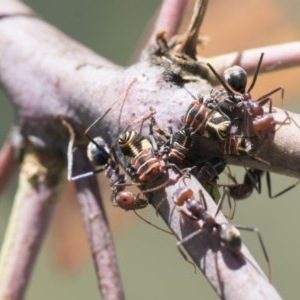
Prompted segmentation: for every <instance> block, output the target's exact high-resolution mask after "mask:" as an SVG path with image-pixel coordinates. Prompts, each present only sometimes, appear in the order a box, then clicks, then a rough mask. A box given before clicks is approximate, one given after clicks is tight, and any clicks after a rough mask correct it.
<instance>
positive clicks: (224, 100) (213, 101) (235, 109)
mask: <svg viewBox="0 0 300 300" xmlns="http://www.w3.org/2000/svg"><path fill="white" fill-rule="evenodd" d="M263 55H264V54H263V53H262V54H261V56H260V59H259V62H258V65H257V68H256V71H255V74H254V78H253V80H252V83H251V85H250V87H249V88H248V89H247V90H246V85H247V73H246V71H245V70H244V69H243V68H241V67H239V66H233V67H231V68H228V69H226V70H225V72H224V78H225V81H224V80H223V79H222V78H221V77H220V76H219V75H218V73H217V72H216V71H215V69H214V68H213V67H212V66H211V65H210V64H209V63H208V64H207V65H208V67H209V68H210V70H211V71H212V72H213V73H214V75H215V76H216V78H217V79H218V80H219V82H220V83H221V85H222V86H223V88H224V89H223V90H213V91H212V93H211V95H210V97H209V99H207V100H206V102H208V106H210V107H215V109H218V110H220V111H222V112H224V113H225V114H226V115H228V116H229V117H230V119H231V120H232V122H233V125H236V127H235V126H232V128H234V129H237V132H232V131H231V134H240V135H244V136H246V137H252V136H256V137H258V138H259V139H265V138H269V137H273V135H274V133H275V125H276V122H275V120H274V117H273V115H272V99H271V98H270V96H271V95H272V94H274V93H276V92H278V91H281V92H282V97H283V88H282V87H278V88H276V89H274V90H272V91H270V92H269V93H267V94H265V95H263V96H261V97H259V98H258V99H256V100H253V99H252V97H251V94H250V92H251V90H252V89H253V87H254V85H255V83H256V79H257V76H258V73H259V70H260V66H261V63H262V60H263ZM268 102H269V111H268V113H265V112H264V109H263V105H265V104H266V103H268ZM241 128H243V129H242V130H241ZM238 130H241V131H238Z"/></svg>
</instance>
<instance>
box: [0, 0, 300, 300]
mask: <svg viewBox="0 0 300 300" xmlns="http://www.w3.org/2000/svg"><path fill="white" fill-rule="evenodd" d="M2 2H3V0H2ZM0 14H1V11H0ZM10 14H11V15H12V16H13V15H14V13H13V11H10ZM20 14H21V13H20V12H19V8H18V10H16V17H14V18H10V17H5V18H4V19H2V20H1V22H0V55H1V60H0V80H1V83H2V85H3V87H4V89H5V91H6V93H7V94H8V95H9V96H10V98H11V99H12V102H13V103H14V105H15V106H16V109H17V112H18V120H17V122H18V124H19V125H20V126H22V134H23V135H24V136H25V137H34V138H35V139H36V140H39V141H40V143H41V144H42V145H43V146H44V147H47V149H49V151H51V152H52V151H57V150H59V151H65V149H66V145H67V143H68V140H69V136H68V134H67V132H66V130H65V128H63V127H62V125H61V122H60V121H61V119H67V120H68V121H70V123H71V124H72V125H73V126H74V127H75V129H76V134H77V141H76V144H77V146H78V147H85V146H86V145H87V140H86V139H85V138H84V134H83V133H84V129H85V128H86V127H87V126H88V125H90V124H91V123H92V122H93V121H94V120H95V119H96V118H97V117H98V116H100V115H102V114H103V113H104V112H105V111H106V110H107V108H109V107H110V106H111V104H112V103H114V102H115V101H116V100H118V99H120V101H119V102H117V103H116V105H115V106H114V108H113V109H112V110H111V111H110V113H109V114H108V115H107V116H106V117H105V118H104V119H103V120H102V121H101V124H100V125H99V126H96V127H95V128H94V133H95V132H96V130H97V134H98V135H99V134H100V135H101V136H102V137H103V138H104V139H106V141H110V142H111V141H115V138H116V136H117V134H118V127H119V125H120V128H121V129H124V128H126V127H127V126H128V124H130V123H131V122H132V121H134V120H135V119H137V118H139V117H140V116H142V115H144V114H147V113H148V112H149V110H150V109H151V108H155V109H156V111H157V113H156V115H155V117H156V119H157V121H158V122H159V124H160V125H161V126H162V127H167V126H168V125H170V124H171V125H172V127H173V128H174V129H176V128H177V127H178V126H179V125H180V119H181V116H182V115H183V114H184V112H185V111H186V109H187V107H188V105H189V104H190V103H191V101H192V99H191V96H190V95H189V94H188V93H187V92H186V90H184V89H182V88H180V87H178V86H176V85H174V84H172V83H171V82H167V81H166V80H165V79H166V77H165V75H166V72H165V71H166V69H165V67H164V66H163V65H159V64H157V65H154V64H153V63H152V61H151V60H149V61H144V62H140V63H137V64H135V65H133V66H131V67H129V68H127V69H123V68H121V67H119V66H116V65H114V64H112V63H111V62H109V61H107V60H105V59H104V58H102V57H99V56H97V55H96V54H95V53H93V52H92V51H90V50H88V49H86V48H84V47H83V46H81V45H79V44H77V43H76V42H74V41H73V40H71V39H69V38H67V37H66V36H64V35H63V34H61V33H60V32H58V31H57V30H56V29H55V28H53V27H51V26H49V25H47V24H46V23H44V22H43V21H41V20H39V19H37V18H34V17H31V18H28V17H24V16H20ZM45 37H46V38H45ZM207 60H209V58H208V59H207ZM274 60H275V59H274ZM256 62H257V58H256V57H255V63H256ZM286 62H288V59H286ZM230 63H232V62H230ZM253 63H254V62H253ZM133 81H134V84H133V85H132V88H131V89H130V91H129V93H128V97H127V98H126V100H125V102H124V105H123V103H121V102H122V101H121V99H123V97H122V95H124V94H125V91H126V89H127V87H128V86H129V84H131V83H132V82H133ZM186 87H187V88H188V90H189V91H191V93H193V94H195V95H196V94H199V93H200V94H202V95H204V96H205V95H208V94H209V92H210V89H211V85H210V84H209V83H208V82H206V81H204V80H202V79H201V78H198V81H195V82H190V83H188V84H186ZM121 107H122V116H121V120H118V118H119V114H120V109H121ZM276 111H279V109H277V108H276ZM283 115H284V113H279V115H278V117H277V114H276V118H281V117H282V116H283ZM290 115H291V116H292V117H293V120H295V121H297V122H298V121H299V116H297V115H292V114H291V113H290ZM293 124H294V123H291V124H290V125H283V126H282V127H281V128H280V129H279V130H278V131H277V132H276V135H275V139H274V141H271V142H270V143H269V144H267V145H264V147H262V148H261V149H262V150H261V152H260V153H259V157H262V158H264V159H268V162H269V163H270V165H262V164H261V162H258V161H257V160H256V159H255V158H253V157H252V158H251V157H250V158H247V160H246V159H245V160H243V161H242V162H243V163H244V164H245V165H246V166H247V165H248V166H251V165H252V164H257V165H259V166H260V167H262V168H265V169H271V168H272V170H276V171H277V172H279V173H282V174H287V173H289V174H290V175H294V176H298V175H299V170H298V169H297V167H296V166H297V165H298V162H299V157H298V154H297V153H296V152H297V151H295V153H292V154H293V155H294V156H293V157H292V159H290V156H291V153H290V152H288V151H287V150H288V149H298V148H299V140H295V141H294V139H291V140H289V138H286V139H284V137H288V136H289V132H290V131H291V130H290V129H291V128H294V127H295V128H294V129H293V131H294V130H297V126H295V124H294V125H293ZM146 126H147V125H145V128H144V131H143V132H144V134H148V131H149V130H148V128H147V127H146ZM282 139H284V143H283V142H282ZM292 141H293V142H292ZM280 143H281V144H280ZM195 145H196V146H200V147H202V148H201V149H203V150H202V151H201V153H205V155H207V154H206V153H207V152H209V153H210V150H209V145H204V144H203V143H202V142H201V141H199V142H198V143H196V144H195ZM292 147H294V148H292ZM295 147H296V148H295ZM212 148H213V149H215V148H216V153H218V151H219V149H218V147H215V146H214V145H213V146H212ZM270 149H272V151H275V152H276V151H277V153H278V155H275V156H274V157H273V156H272V157H270V156H269V155H268V153H269V152H268V151H270ZM206 150H207V151H206ZM198 152H199V151H198ZM299 152H300V151H298V153H299ZM78 153H79V154H80V155H81V156H82V157H83V153H82V152H78ZM201 153H198V157H199V158H201ZM282 153H284V154H285V159H287V158H289V162H290V164H289V165H288V167H286V164H285V163H286V162H287V161H286V160H285V161H283V160H281V157H282V156H281V154H282ZM235 162H236V163H238V161H237V160H236V159H235ZM76 163H78V168H79V169H78V172H84V171H86V168H87V164H86V162H85V161H83V160H82V161H80V160H78V161H76ZM81 163H82V164H81ZM189 184H191V185H193V184H194V183H192V182H191V183H189ZM174 188H176V186H170V187H167V188H166V190H160V191H158V192H156V193H154V197H153V199H154V200H153V203H154V205H155V206H156V207H157V206H158V208H157V209H158V211H159V212H160V213H161V215H162V217H163V218H164V219H165V220H167V222H168V223H169V225H170V226H171V228H172V230H173V232H174V233H175V235H176V236H177V237H178V238H179V239H181V238H182V237H183V236H186V235H188V234H189V233H192V232H194V230H195V229H197V228H199V226H200V225H199V224H198V223H197V222H195V221H189V220H187V218H183V219H184V224H183V225H182V223H181V221H180V220H182V218H181V216H180V215H179V213H177V211H176V210H173V208H172V207H173V199H172V198H173V194H174ZM77 189H78V198H79V201H80V204H81V208H82V211H83V216H84V219H85V224H86V228H87V232H88V233H89V237H90V241H91V245H92V247H94V248H93V249H92V252H93V255H94V258H95V262H96V263H99V265H96V269H97V273H98V275H99V277H100V278H104V277H103V276H104V275H103V274H102V273H101V272H104V270H110V271H111V273H109V276H108V277H105V279H104V281H105V280H110V279H111V278H116V275H115V274H117V273H118V272H117V269H116V268H115V267H111V265H110V263H108V261H109V260H111V261H112V260H114V255H113V254H112V252H111V251H112V250H111V248H110V247H109V250H108V252H109V253H108V252H102V251H103V249H104V248H105V249H107V248H106V247H108V245H110V246H111V245H112V244H111V241H109V239H110V234H109V233H108V234H105V232H104V231H99V234H100V235H101V236H102V237H103V238H104V239H105V243H104V244H103V245H105V246H103V245H102V244H101V245H100V244H98V241H99V236H98V237H96V235H95V233H96V232H98V230H100V228H102V229H101V230H103V228H107V224H106V222H105V221H106V220H105V216H104V213H103V212H102V211H100V210H99V202H97V200H99V195H98V193H97V189H96V186H95V183H94V181H93V179H92V180H91V181H90V180H83V181H78V183H77ZM199 189H201V186H200V185H199V183H197V182H196V183H195V186H194V193H195V194H197V192H198V190H199ZM165 198H166V199H167V201H165V202H163V204H162V205H159V203H161V201H162V199H165ZM205 199H206V201H207V202H208V204H209V212H210V213H211V214H212V215H213V214H214V212H215V207H214V206H213V200H212V199H211V197H210V196H209V195H207V194H205ZM96 203H97V204H98V206H96ZM100 207H101V206H100ZM91 211H92V212H96V214H93V215H95V216H96V219H93V218H90V215H89V214H90V212H91ZM171 211H173V212H172V216H171V217H170V212H171ZM100 213H101V214H100ZM98 216H99V217H98ZM220 218H221V217H220ZM174 222H177V223H174ZM100 223H101V224H100ZM105 226H106V227H105ZM203 240H205V243H204V242H203V243H202V241H203ZM207 240H208V241H207ZM206 241H207V242H206ZM210 243H211V244H212V245H213V247H209V244H210ZM103 247H104V248H103ZM184 247H185V248H186V249H187V251H188V253H189V254H190V255H191V257H192V258H193V259H194V261H195V262H196V263H197V265H199V267H200V268H202V269H204V271H205V273H206V275H207V277H208V279H209V280H210V282H211V284H212V285H213V286H214V288H215V290H216V291H217V293H218V294H219V295H220V296H221V297H223V298H227V297H231V298H232V299H244V298H245V295H247V297H249V293H250V292H251V295H253V299H270V298H272V299H276V298H279V296H278V295H277V294H276V292H275V291H274V289H273V287H272V286H270V285H269V283H268V282H267V280H266V279H265V277H264V276H263V275H261V271H260V270H259V268H258V267H257V266H256V263H254V262H253V261H254V260H253V259H252V257H251V256H249V254H248V253H247V251H246V250H245V248H242V252H241V255H240V256H236V255H233V254H232V253H231V252H230V251H227V250H226V249H222V248H221V246H220V244H218V243H217V244H216V242H215V240H214V239H213V237H210V236H208V237H206V236H205V237H203V238H202V237H201V238H199V239H198V238H197V240H196V239H193V240H191V242H187V243H185V244H184ZM211 249H213V250H214V251H211ZM100 253H101V255H102V253H104V255H105V256H106V255H107V256H108V255H111V257H110V258H109V260H107V257H101V255H100ZM241 258H242V259H241ZM98 259H99V260H101V262H99V261H98ZM204 262H205V264H204ZM250 262H251V263H250ZM100 264H101V267H100ZM210 266H212V268H210ZM237 272H238V273H239V274H240V272H242V273H243V276H235V274H237ZM108 278H110V279H108ZM116 284H117V285H118V287H120V284H119V283H116ZM240 286H243V288H237V287H240ZM258 286H260V289H259V291H258V293H257V294H256V292H257V288H258ZM244 287H245V288H244ZM108 290H109V289H108ZM249 291H250V292H249ZM102 292H103V294H104V295H105V294H106V290H105V289H104V290H103V291H102ZM116 294H117V296H116V297H120V298H122V292H121V291H120V290H118V291H117V292H116Z"/></svg>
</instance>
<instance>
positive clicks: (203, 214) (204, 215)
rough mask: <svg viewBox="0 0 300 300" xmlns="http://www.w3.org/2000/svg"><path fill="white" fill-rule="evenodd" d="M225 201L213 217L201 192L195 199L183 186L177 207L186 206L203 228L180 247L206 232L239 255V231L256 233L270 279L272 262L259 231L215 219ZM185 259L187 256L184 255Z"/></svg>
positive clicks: (188, 214) (179, 191)
mask: <svg viewBox="0 0 300 300" xmlns="http://www.w3.org/2000/svg"><path fill="white" fill-rule="evenodd" d="M223 200H224V198H222V199H221V200H220V203H219V204H218V207H217V211H216V214H215V216H214V217H213V216H212V215H210V214H209V213H208V211H207V204H206V201H205V198H204V195H203V193H202V191H201V190H200V191H199V200H197V199H195V197H194V193H193V191H192V190H191V189H190V188H188V187H186V186H181V187H179V188H178V189H177V190H176V191H175V193H174V203H175V205H176V206H179V207H182V206H183V205H185V207H186V209H187V211H185V210H182V211H183V212H184V213H185V214H186V215H187V216H188V217H190V218H191V219H193V220H196V221H202V226H201V228H200V229H199V230H197V231H195V232H193V233H191V234H190V235H188V236H186V237H185V238H183V239H182V240H181V241H179V242H178V247H179V246H180V245H182V244H183V243H185V242H187V241H189V240H190V239H192V238H194V237H195V236H196V235H198V234H199V233H203V232H205V233H208V234H211V235H217V237H218V238H219V240H220V242H221V244H222V245H223V246H225V247H226V248H227V249H229V250H230V251H232V252H234V253H239V252H240V250H241V246H242V239H241V234H240V231H239V230H243V231H250V232H255V233H256V234H257V236H258V239H259V242H260V245H261V247H262V250H263V254H264V257H265V259H266V262H267V264H268V270H269V278H270V274H271V266H270V260H269V256H268V254H267V250H266V247H265V245H264V242H263V239H262V236H261V234H260V232H259V229H258V228H255V227H247V226H240V225H233V224H228V223H219V222H217V221H216V219H215V217H216V215H217V214H218V212H219V210H220V207H221V202H222V201H223ZM179 251H180V252H181V253H182V254H183V255H184V253H183V252H182V250H181V249H180V248H179ZM184 257H186V256H185V255H184Z"/></svg>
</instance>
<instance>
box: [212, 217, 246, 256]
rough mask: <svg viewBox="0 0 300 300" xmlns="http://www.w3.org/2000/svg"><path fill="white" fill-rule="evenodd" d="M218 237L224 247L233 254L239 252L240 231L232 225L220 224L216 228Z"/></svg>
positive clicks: (240, 242)
mask: <svg viewBox="0 0 300 300" xmlns="http://www.w3.org/2000/svg"><path fill="white" fill-rule="evenodd" d="M218 231H219V236H220V240H221V242H222V243H223V244H224V246H225V247H226V248H228V249H230V250H231V251H233V252H239V251H240V249H241V246H242V239H241V234H240V231H239V230H238V229H237V228H236V227H235V226H234V225H232V224H226V223H222V224H220V225H219V226H218Z"/></svg>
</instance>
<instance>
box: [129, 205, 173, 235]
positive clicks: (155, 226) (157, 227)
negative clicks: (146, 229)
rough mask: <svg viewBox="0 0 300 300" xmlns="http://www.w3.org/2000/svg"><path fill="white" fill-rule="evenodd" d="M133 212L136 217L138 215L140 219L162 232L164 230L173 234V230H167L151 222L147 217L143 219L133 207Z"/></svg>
mask: <svg viewBox="0 0 300 300" xmlns="http://www.w3.org/2000/svg"><path fill="white" fill-rule="evenodd" d="M133 212H134V213H135V214H136V216H137V217H139V218H140V219H141V220H143V221H144V222H145V223H147V224H149V225H150V226H152V227H154V228H156V229H158V230H160V231H162V232H165V233H168V234H171V235H174V234H173V232H171V231H169V230H166V229H163V228H161V227H159V226H157V225H155V224H153V223H151V222H150V221H148V220H147V219H145V218H144V217H142V216H141V215H140V214H139V213H138V212H137V211H136V210H135V209H133Z"/></svg>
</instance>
